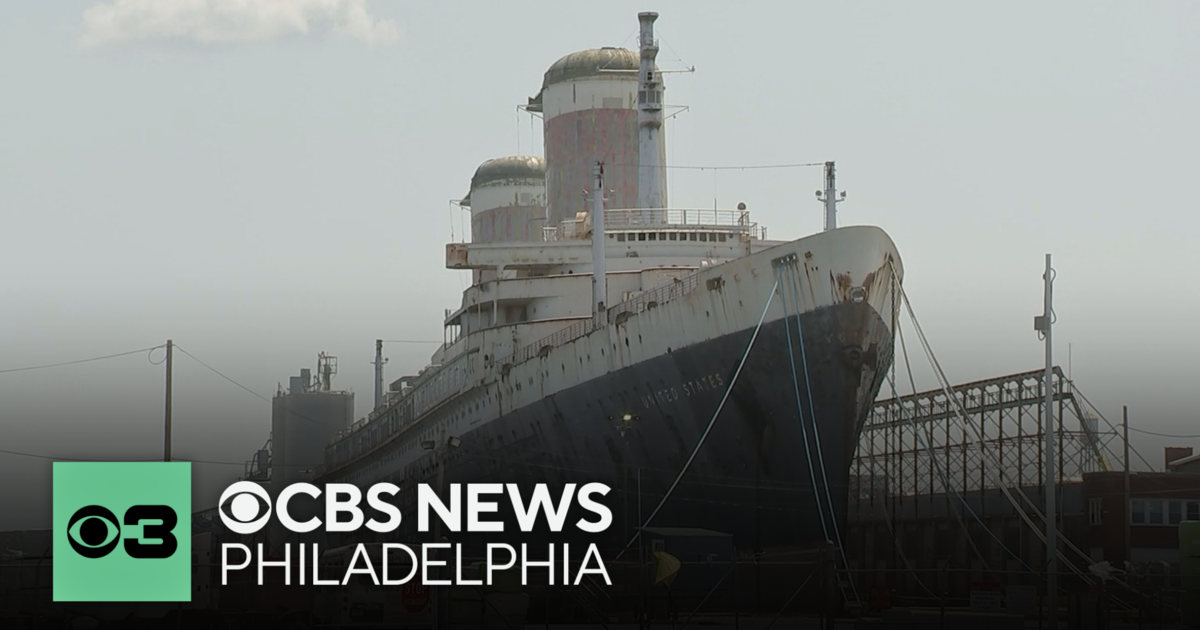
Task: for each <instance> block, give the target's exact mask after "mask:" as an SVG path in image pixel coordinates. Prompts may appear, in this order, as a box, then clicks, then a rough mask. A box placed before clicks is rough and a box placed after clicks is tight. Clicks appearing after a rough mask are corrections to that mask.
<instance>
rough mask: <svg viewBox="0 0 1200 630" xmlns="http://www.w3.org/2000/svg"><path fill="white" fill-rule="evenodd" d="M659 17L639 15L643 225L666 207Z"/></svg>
mask: <svg viewBox="0 0 1200 630" xmlns="http://www.w3.org/2000/svg"><path fill="white" fill-rule="evenodd" d="M657 19H658V14H657V13H653V12H645V13H639V14H638V23H639V24H640V25H641V34H640V36H639V38H638V42H639V46H640V53H641V63H640V67H639V70H638V208H640V209H641V210H643V213H642V214H643V217H642V219H643V222H650V221H651V220H652V219H653V217H654V215H655V214H657V213H654V212H645V211H647V210H656V209H660V208H665V207H666V205H667V200H666V195H665V193H664V192H663V189H662V183H663V180H664V179H665V177H664V168H663V156H662V154H661V153H660V151H659V140H660V136H661V134H662V126H663V110H662V108H663V83H662V77H661V76H660V75H659V73H658V72H657V71H656V70H655V63H654V62H655V59H657V58H658V40H656V39H654V21H655V20H657ZM645 215H649V216H645Z"/></svg>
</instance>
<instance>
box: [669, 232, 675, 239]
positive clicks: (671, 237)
mask: <svg viewBox="0 0 1200 630" xmlns="http://www.w3.org/2000/svg"><path fill="white" fill-rule="evenodd" d="M667 238H670V239H671V240H672V241H673V240H675V238H676V234H675V233H674V232H671V235H670V236H668V237H667Z"/></svg>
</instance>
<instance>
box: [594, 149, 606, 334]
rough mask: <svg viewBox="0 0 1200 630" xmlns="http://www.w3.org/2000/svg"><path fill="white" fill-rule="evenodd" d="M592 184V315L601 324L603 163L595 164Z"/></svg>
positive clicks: (602, 313) (604, 276) (604, 296)
mask: <svg viewBox="0 0 1200 630" xmlns="http://www.w3.org/2000/svg"><path fill="white" fill-rule="evenodd" d="M593 172H594V174H595V181H594V182H593V184H592V315H593V316H594V317H595V319H596V324H597V325H599V324H603V323H604V321H603V319H604V312H605V311H604V301H605V299H607V295H606V294H607V293H608V282H607V276H606V273H607V271H606V269H605V267H606V265H605V260H604V162H596V166H595V169H594V171H593Z"/></svg>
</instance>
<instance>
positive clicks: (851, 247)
mask: <svg viewBox="0 0 1200 630" xmlns="http://www.w3.org/2000/svg"><path fill="white" fill-rule="evenodd" d="M839 233H840V234H839ZM898 263H899V260H898V255H897V254H896V253H895V250H894V247H893V246H892V244H891V241H890V239H888V238H887V237H886V235H884V234H883V233H882V231H879V230H877V229H873V228H872V229H867V228H857V229H848V230H839V231H836V232H835V233H826V234H824V235H818V236H814V237H809V238H806V239H800V240H799V241H794V242H791V243H787V244H785V245H782V246H779V247H775V248H772V249H770V250H766V251H763V252H760V253H758V254H754V255H751V256H748V257H746V258H744V259H739V260H737V261H733V262H731V263H726V264H724V265H719V266H716V267H713V268H710V269H708V270H706V271H703V272H701V273H699V274H697V276H698V277H697V279H696V282H695V286H696V288H695V289H694V290H691V291H690V292H687V293H683V294H680V295H678V296H676V297H674V298H673V299H671V300H669V301H665V302H663V303H661V304H655V305H653V307H646V308H645V309H644V310H639V311H638V312H636V313H633V314H632V316H629V317H626V318H623V319H620V320H618V321H616V322H613V323H612V324H610V325H608V326H606V327H602V328H601V329H599V330H596V331H594V332H592V333H590V334H588V335H586V336H584V337H581V338H578V339H574V340H570V341H568V342H565V343H560V344H558V345H555V346H553V347H551V346H547V347H545V348H543V351H542V352H540V353H539V354H538V355H537V356H535V357H533V358H532V359H530V360H526V361H523V362H521V363H518V364H515V365H512V366H506V368H505V370H504V371H503V372H502V374H503V376H502V377H501V378H500V379H498V380H497V381H493V382H491V383H488V382H486V381H485V382H484V383H482V384H480V385H479V386H477V387H475V388H471V389H468V390H467V391H465V392H464V393H463V394H462V395H460V396H457V397H455V398H454V399H452V400H450V401H448V402H447V403H445V404H444V405H443V406H442V407H441V411H440V412H439V411H435V412H433V413H431V414H428V415H427V416H423V418H422V420H419V421H417V423H414V425H415V429H414V430H411V431H407V432H405V433H407V434H408V435H407V436H405V435H398V436H397V437H395V438H379V440H380V442H379V445H378V446H370V443H367V445H365V446H363V447H362V448H364V449H366V448H370V449H371V450H369V451H364V452H363V454H362V455H359V456H355V457H354V458H353V459H351V460H349V461H347V462H345V463H343V464H341V465H340V466H339V467H338V468H337V469H335V470H333V471H330V473H327V474H326V475H324V476H323V478H322V479H320V480H319V481H326V482H329V481H342V482H345V481H350V482H353V483H358V484H360V485H368V484H369V483H374V482H377V481H392V482H394V483H397V485H400V486H401V487H402V488H403V490H402V492H401V497H400V501H399V503H400V507H401V510H402V511H403V512H404V513H405V514H406V516H407V517H406V519H405V521H404V523H403V525H402V527H401V531H400V532H399V533H394V534H388V535H386V536H383V537H376V538H375V540H381V539H384V538H386V539H388V540H395V539H397V538H400V539H405V540H418V539H422V538H427V537H428V536H427V535H418V534H417V532H416V531H415V525H416V519H415V518H413V517H414V516H415V514H414V508H415V505H416V501H415V490H414V488H415V486H416V484H419V483H427V484H431V485H433V484H438V483H439V472H440V473H441V477H440V483H442V484H455V483H506V484H507V483H513V484H517V485H518V487H520V488H521V489H523V491H524V492H525V493H528V491H529V489H530V488H531V487H532V486H533V484H538V483H545V484H548V485H549V486H550V487H551V488H552V489H555V490H556V491H557V490H559V489H561V488H562V487H564V486H565V485H566V484H569V483H574V484H577V485H582V484H586V483H592V482H600V483H604V484H606V485H608V486H610V487H611V492H610V493H609V494H608V495H607V496H606V497H604V498H603V499H602V501H601V502H602V503H604V504H605V505H606V506H607V507H609V509H611V510H612V513H613V523H612V526H611V527H609V528H608V530H607V531H606V532H604V533H603V534H598V535H597V534H588V535H583V534H582V533H581V532H579V531H578V530H577V529H575V528H574V523H575V522H576V521H577V520H578V519H580V518H587V519H589V520H592V519H594V517H593V516H591V515H590V513H588V512H586V511H584V510H582V509H580V508H578V507H575V508H573V511H572V513H571V514H570V515H569V517H568V519H567V523H568V527H567V530H566V531H564V532H563V533H561V534H556V535H555V536H554V537H553V540H555V541H568V540H570V541H575V540H578V541H581V542H583V541H586V542H595V543H597V544H599V545H601V547H602V548H605V549H606V550H611V551H615V550H617V549H620V548H623V547H624V546H625V544H626V543H627V541H628V540H629V539H630V538H631V537H632V536H633V535H634V533H635V532H636V531H637V527H638V526H639V525H643V524H644V525H648V526H649V527H689V528H703V529H709V530H714V531H717V532H722V533H725V534H730V535H732V536H733V538H734V544H735V545H737V546H738V548H740V549H756V550H758V549H768V548H780V547H792V548H794V547H812V546H815V545H819V544H821V543H823V542H824V541H827V540H828V541H834V542H835V543H836V542H838V539H839V538H840V536H839V534H840V533H841V531H842V530H843V529H844V525H845V518H846V505H847V485H848V478H849V467H850V461H851V458H852V455H853V451H854V448H855V445H856V443H857V439H858V433H859V430H860V428H861V425H862V422H863V420H864V418H865V415H866V412H867V410H868V408H869V406H870V405H871V403H872V402H873V401H874V399H875V397H876V395H877V394H878V391H879V388H880V386H881V385H882V381H883V378H884V374H885V372H886V370H887V369H888V368H889V367H890V365H891V360H892V339H893V332H892V331H893V329H894V321H895V311H894V308H895V302H894V286H893V284H892V281H893V279H897V280H898V279H899V277H900V276H899V270H898ZM789 267H790V270H789ZM893 270H894V271H895V272H896V273H894V274H893V273H892V272H893ZM860 289H861V290H860ZM856 291H857V293H856ZM611 316H612V312H611V311H610V317H611ZM801 340H802V341H801ZM743 359H744V365H743ZM598 362H599V363H601V364H604V363H608V367H601V366H596V365H595V364H596V363H598ZM613 363H616V364H617V365H613ZM572 370H580V371H583V370H595V372H594V374H592V375H588V376H587V377H586V378H576V376H575V375H574V374H572ZM556 372H561V374H556ZM560 383H561V384H560ZM439 413H440V414H441V415H440V416H439V415H438V414H439ZM626 416H630V420H629V421H626V420H625V419H624V418H625V417H626ZM421 423H425V424H421ZM710 423H711V430H709V426H710ZM706 430H708V432H707V434H706ZM447 435H452V436H455V437H457V438H459V440H461V442H460V443H459V445H458V446H457V447H456V448H445V449H441V448H439V450H438V451H437V452H435V453H430V452H428V451H425V452H422V451H421V450H420V442H419V441H425V440H432V441H433V442H435V443H437V444H444V443H445V438H446V436H447ZM414 445H416V448H415V449H414ZM414 451H415V452H414ZM406 453H411V454H412V455H411V456H408V457H410V458H409V459H407V460H405V459H404V456H405V454H406ZM689 460H690V461H689ZM393 462H394V463H393ZM439 466H441V467H442V468H441V469H440V470H439ZM685 466H686V472H684V474H683V475H682V477H680V472H681V471H683V470H684V469H685ZM677 477H679V483H678V484H677V485H675V487H674V488H673V489H672V486H673V485H674V484H675V480H676V478H677ZM443 492H445V489H443ZM494 500H497V502H498V503H499V507H500V513H499V515H498V516H497V517H496V518H495V520H501V521H503V522H505V523H507V524H508V525H509V527H510V528H511V526H512V524H514V523H515V522H516V521H515V519H513V518H512V517H511V511H510V509H509V507H508V506H507V505H506V503H505V500H504V499H503V498H502V497H495V498H494ZM660 503H661V507H660ZM656 510H657V513H655V512H656ZM652 514H653V518H651V515H652ZM442 533H443V534H444V535H446V537H447V538H449V539H450V540H452V541H454V542H464V543H467V544H471V543H480V542H501V541H502V542H514V541H519V540H525V539H529V540H533V541H536V540H541V539H544V532H534V534H533V535H531V536H521V535H520V533H519V532H514V531H510V530H506V531H505V532H504V533H503V534H487V535H482V536H472V535H469V534H465V533H462V532H447V531H443V532H442ZM572 533H573V534H574V535H573V534H572ZM368 534H369V532H368ZM354 541H355V539H340V540H338V541H336V542H338V543H339V544H341V543H348V542H354Z"/></svg>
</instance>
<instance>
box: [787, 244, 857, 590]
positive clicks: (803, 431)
mask: <svg viewBox="0 0 1200 630" xmlns="http://www.w3.org/2000/svg"><path fill="white" fill-rule="evenodd" d="M784 266H785V264H782V263H781V264H778V265H775V281H776V282H779V281H780V280H782V276H784ZM790 283H791V277H788V281H787V282H785V283H782V284H781V289H782V295H781V296H780V300H782V301H784V318H782V319H784V334H785V335H786V338H787V360H788V364H790V366H791V368H792V388H793V389H794V391H796V413H797V414H798V416H799V420H800V438H802V439H803V440H804V462H805V463H806V464H808V467H809V481H810V484H811V486H812V498H814V499H815V500H816V502H817V517H818V518H821V534H822V536H823V540H829V528H828V527H827V526H826V517H824V508H823V506H822V503H821V492H820V491H817V474H816V472H815V470H814V469H812V451H811V449H810V448H809V431H808V428H806V427H805V426H804V406H803V403H800V383H799V377H797V374H796V354H794V352H793V350H792V325H791V323H790V320H791V304H790V301H788V299H787V290H786V287H787V284H790ZM797 308H799V307H798V306H797ZM797 335H800V336H802V337H800V343H802V344H803V331H800V330H799V329H797ZM814 424H816V422H814ZM820 446H821V444H820V443H817V448H820ZM829 517H830V520H834V518H835V517H834V515H833V504H832V503H830V504H829ZM839 545H840V542H839ZM846 570H847V571H848V570H850V565H848V564H847V565H846ZM847 577H850V576H847ZM850 582H853V578H852V577H851V580H850ZM838 586H839V587H841V581H839V583H838ZM841 599H844V600H845V599H847V598H846V589H845V587H841ZM854 600H856V601H857V600H858V594H857V593H856V595H854Z"/></svg>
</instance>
